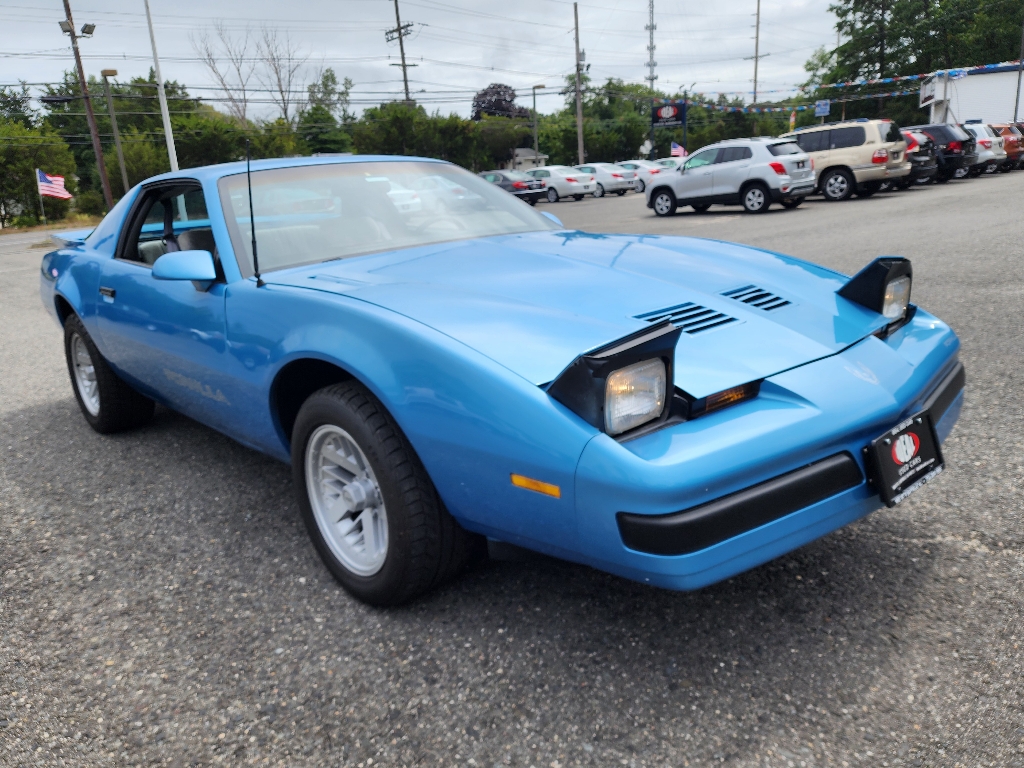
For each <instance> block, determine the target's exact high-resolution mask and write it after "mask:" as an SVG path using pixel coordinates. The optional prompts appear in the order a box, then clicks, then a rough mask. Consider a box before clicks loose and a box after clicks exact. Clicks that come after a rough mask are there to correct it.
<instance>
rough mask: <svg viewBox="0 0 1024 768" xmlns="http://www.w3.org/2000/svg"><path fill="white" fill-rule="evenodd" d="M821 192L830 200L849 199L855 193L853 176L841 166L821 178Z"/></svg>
mask: <svg viewBox="0 0 1024 768" xmlns="http://www.w3.org/2000/svg"><path fill="white" fill-rule="evenodd" d="M821 194H822V195H824V197H825V199H826V200H828V201H830V202H838V201H840V200H848V199H849V198H850V195H852V194H853V176H851V175H850V172H849V171H844V170H843V169H841V168H836V169H834V170H831V171H829V172H828V174H827V175H826V176H825V178H824V179H822V180H821Z"/></svg>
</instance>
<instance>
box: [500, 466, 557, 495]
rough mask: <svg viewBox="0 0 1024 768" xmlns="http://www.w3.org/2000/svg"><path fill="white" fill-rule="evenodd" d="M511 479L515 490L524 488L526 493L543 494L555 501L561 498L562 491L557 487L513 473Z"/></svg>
mask: <svg viewBox="0 0 1024 768" xmlns="http://www.w3.org/2000/svg"><path fill="white" fill-rule="evenodd" d="M511 477H512V485H514V486H515V487H516V488H525V489H526V490H528V491H534V492H536V493H543V494H544V495H545V496H552V497H554V498H556V499H560V498H562V489H561V488H559V487H558V486H557V485H554V484H552V483H545V482H543V481H542V480H534V479H533V478H532V477H526V476H525V475H517V474H515V473H514V472H513V473H512V475H511Z"/></svg>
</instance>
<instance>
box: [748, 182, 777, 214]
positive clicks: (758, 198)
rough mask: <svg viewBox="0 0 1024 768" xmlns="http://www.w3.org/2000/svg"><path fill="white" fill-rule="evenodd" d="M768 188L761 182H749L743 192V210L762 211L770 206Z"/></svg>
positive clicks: (749, 211)
mask: <svg viewBox="0 0 1024 768" xmlns="http://www.w3.org/2000/svg"><path fill="white" fill-rule="evenodd" d="M768 195H769V192H768V188H767V187H766V186H764V185H763V184H751V185H750V186H749V187H747V188H746V190H745V191H744V192H743V210H745V211H746V212H747V213H764V212H765V211H767V210H768V206H770V205H771V204H772V203H771V198H770V197H769V196H768Z"/></svg>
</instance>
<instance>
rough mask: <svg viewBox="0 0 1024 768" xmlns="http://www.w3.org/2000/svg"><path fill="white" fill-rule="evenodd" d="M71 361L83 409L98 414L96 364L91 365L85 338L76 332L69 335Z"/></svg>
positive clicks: (98, 398)
mask: <svg viewBox="0 0 1024 768" xmlns="http://www.w3.org/2000/svg"><path fill="white" fill-rule="evenodd" d="M71 363H72V366H73V369H74V371H75V386H77V387H78V395H79V397H81V398H82V404H83V405H84V406H85V410H87V411H88V412H89V415H90V416H98V415H99V413H100V388H99V385H98V384H97V383H96V366H95V365H93V362H92V355H90V354H89V348H88V347H87V346H85V339H83V338H82V337H81V336H79V335H78V334H77V333H76V334H75V335H74V336H72V337H71Z"/></svg>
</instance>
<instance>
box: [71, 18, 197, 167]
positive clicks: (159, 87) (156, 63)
mask: <svg viewBox="0 0 1024 768" xmlns="http://www.w3.org/2000/svg"><path fill="white" fill-rule="evenodd" d="M65 2H66V0H65ZM143 2H145V4H146V23H147V24H148V25H149V42H150V45H152V46H153V71H154V72H155V73H156V95H157V98H159V99H160V117H161V118H162V119H163V123H164V139H165V140H166V141H167V158H168V160H170V161H171V170H172V171H177V170H178V153H177V152H176V151H175V150H174V134H173V133H172V132H171V116H170V115H169V114H168V113H167V94H165V93H164V79H163V77H162V76H161V75H160V57H159V56H158V55H157V52H156V35H154V34H153V17H152V16H151V15H150V13H149V0H143Z"/></svg>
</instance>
